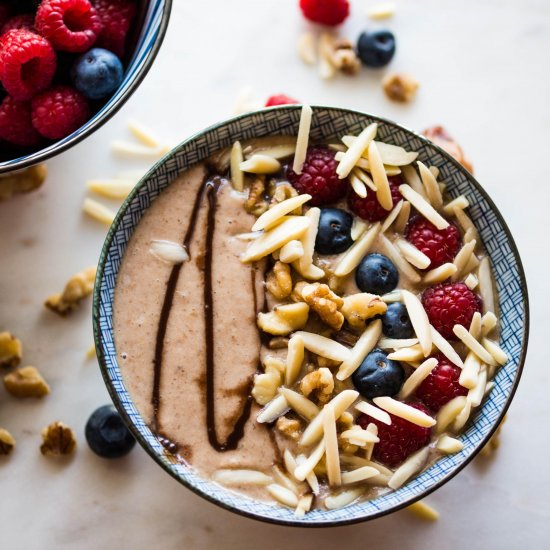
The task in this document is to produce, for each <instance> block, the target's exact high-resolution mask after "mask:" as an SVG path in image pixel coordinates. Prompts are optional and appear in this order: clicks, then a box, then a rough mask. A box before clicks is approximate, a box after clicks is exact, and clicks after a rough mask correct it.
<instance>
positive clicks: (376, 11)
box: [367, 2, 396, 21]
mask: <svg viewBox="0 0 550 550" xmlns="http://www.w3.org/2000/svg"><path fill="white" fill-rule="evenodd" d="M395 11H396V10H395V4H394V3H393V2H381V3H380V4H375V5H374V6H372V7H369V8H368V9H367V16H368V17H370V18H371V19H375V20H377V21H379V20H381V19H388V18H390V17H392V16H393V15H394V14H395Z"/></svg>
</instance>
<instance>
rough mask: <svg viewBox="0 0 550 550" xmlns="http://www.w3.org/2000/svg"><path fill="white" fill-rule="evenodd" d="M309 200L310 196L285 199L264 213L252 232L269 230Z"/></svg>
mask: <svg viewBox="0 0 550 550" xmlns="http://www.w3.org/2000/svg"><path fill="white" fill-rule="evenodd" d="M310 199H311V195H308V194H304V195H296V196H295V197H291V198H290V199H286V200H285V201H283V202H280V203H279V204H276V205H275V206H273V207H272V208H270V209H269V210H267V211H266V212H264V213H263V214H262V215H261V216H260V217H259V218H258V219H257V220H256V222H255V223H254V225H253V226H252V231H260V230H261V229H269V228H270V227H272V226H273V224H274V223H275V222H277V221H278V220H279V219H280V218H282V217H283V216H286V214H289V213H290V212H293V211H294V210H296V208H299V207H300V206H302V205H303V204H305V203H306V202H307V201H309V200H310Z"/></svg>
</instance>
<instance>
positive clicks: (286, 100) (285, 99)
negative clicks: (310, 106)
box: [265, 94, 300, 107]
mask: <svg viewBox="0 0 550 550" xmlns="http://www.w3.org/2000/svg"><path fill="white" fill-rule="evenodd" d="M296 103H300V102H299V101H298V100H297V99H294V98H292V97H290V96H287V95H285V94H276V95H272V96H270V97H268V98H267V101H266V102H265V106H266V107H275V106H276V105H294V104H296Z"/></svg>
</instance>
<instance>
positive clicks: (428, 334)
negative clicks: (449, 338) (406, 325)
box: [401, 290, 432, 357]
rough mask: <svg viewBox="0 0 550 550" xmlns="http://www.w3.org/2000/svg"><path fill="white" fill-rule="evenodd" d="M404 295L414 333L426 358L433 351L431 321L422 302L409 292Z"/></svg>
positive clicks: (403, 293)
mask: <svg viewBox="0 0 550 550" xmlns="http://www.w3.org/2000/svg"><path fill="white" fill-rule="evenodd" d="M401 293H402V295H403V301H404V302H405V307H406V308H407V313H408V314H409V317H410V319H411V323H412V326H413V328H414V332H415V334H416V336H417V338H418V341H419V342H420V347H421V348H422V351H423V352H424V357H428V355H429V354H430V353H431V351H432V331H431V329H430V321H429V320H428V315H427V314H426V311H425V310H424V306H423V305H422V303H421V302H420V300H419V299H418V298H417V297H416V296H415V295H414V294H413V293H412V292H409V291H408V290H402V291H401Z"/></svg>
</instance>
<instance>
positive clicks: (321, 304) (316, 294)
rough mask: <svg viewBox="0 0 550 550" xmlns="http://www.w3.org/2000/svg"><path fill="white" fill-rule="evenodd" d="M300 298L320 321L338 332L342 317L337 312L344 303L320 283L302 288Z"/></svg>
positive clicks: (342, 320) (342, 322)
mask: <svg viewBox="0 0 550 550" xmlns="http://www.w3.org/2000/svg"><path fill="white" fill-rule="evenodd" d="M301 294H302V298H303V299H304V301H305V302H306V304H307V305H308V306H309V307H310V308H311V309H312V310H313V311H315V313H317V315H319V317H320V319H321V321H323V322H324V323H326V324H327V325H328V326H329V327H331V328H333V329H334V330H340V329H341V328H342V325H343V324H344V316H343V315H342V313H340V311H338V310H339V309H340V308H341V307H342V306H343V305H344V301H343V300H342V298H340V296H338V295H337V294H335V293H334V292H332V290H330V288H329V287H328V286H327V285H325V284H322V283H312V284H307V285H305V286H304V287H303V288H302V291H301Z"/></svg>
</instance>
